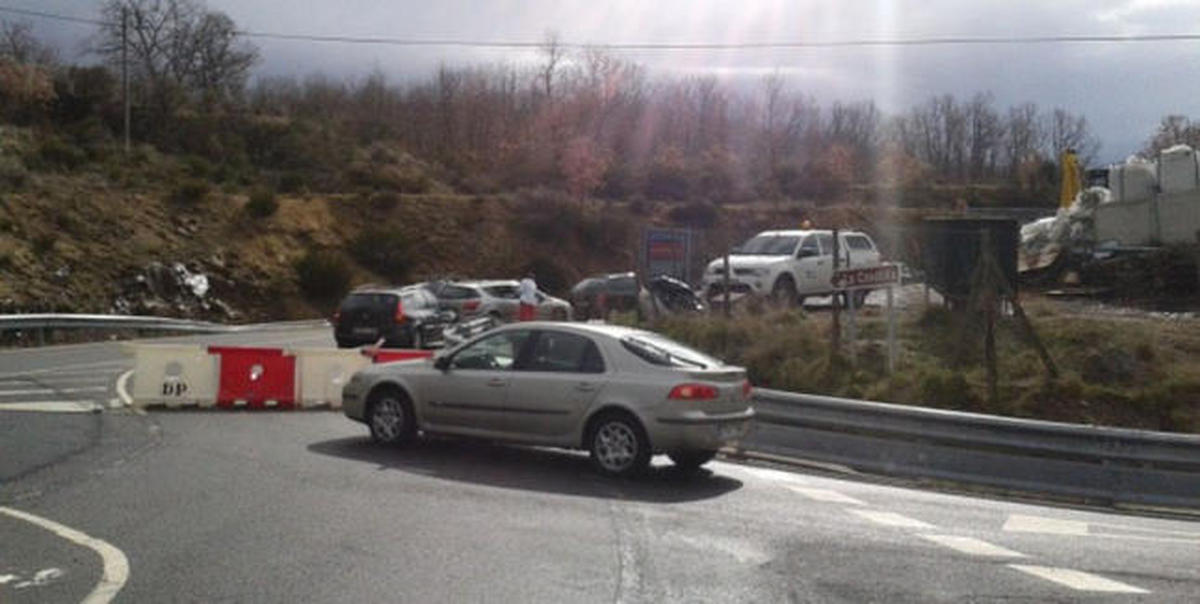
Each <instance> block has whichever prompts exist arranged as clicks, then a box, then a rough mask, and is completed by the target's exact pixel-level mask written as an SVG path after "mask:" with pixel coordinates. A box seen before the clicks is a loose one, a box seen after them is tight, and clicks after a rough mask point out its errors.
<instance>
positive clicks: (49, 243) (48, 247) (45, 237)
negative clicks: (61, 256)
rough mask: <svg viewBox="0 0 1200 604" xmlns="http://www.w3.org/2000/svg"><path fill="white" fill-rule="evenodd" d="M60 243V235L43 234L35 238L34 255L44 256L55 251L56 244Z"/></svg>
mask: <svg viewBox="0 0 1200 604" xmlns="http://www.w3.org/2000/svg"><path fill="white" fill-rule="evenodd" d="M56 241H58V235H56V234H54V233H42V234H41V235H37V236H36V237H34V238H33V253H35V254H37V255H39V256H44V255H46V254H48V253H50V252H51V251H53V250H54V243H55V242H56Z"/></svg>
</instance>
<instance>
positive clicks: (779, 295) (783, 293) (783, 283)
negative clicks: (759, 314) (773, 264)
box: [771, 275, 796, 307]
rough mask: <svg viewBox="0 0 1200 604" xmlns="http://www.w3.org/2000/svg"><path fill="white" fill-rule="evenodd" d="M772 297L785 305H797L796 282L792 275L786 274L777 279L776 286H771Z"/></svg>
mask: <svg viewBox="0 0 1200 604" xmlns="http://www.w3.org/2000/svg"><path fill="white" fill-rule="evenodd" d="M771 298H772V299H773V300H774V301H775V302H776V303H777V304H780V305H782V306H785V307H791V306H795V305H796V283H795V282H794V281H792V278H791V276H789V275H784V276H782V277H780V278H778V279H776V280H775V287H772V288H771Z"/></svg>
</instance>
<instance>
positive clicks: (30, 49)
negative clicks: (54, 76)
mask: <svg viewBox="0 0 1200 604" xmlns="http://www.w3.org/2000/svg"><path fill="white" fill-rule="evenodd" d="M0 57H4V58H7V59H11V60H12V61H15V62H17V63H23V64H27V65H40V66H43V67H48V66H53V65H56V64H58V53H57V52H55V51H54V49H53V48H51V47H49V46H47V45H45V44H43V43H42V41H41V40H38V39H37V38H35V37H34V35H33V25H31V24H30V23H29V22H27V21H18V22H14V21H0Z"/></svg>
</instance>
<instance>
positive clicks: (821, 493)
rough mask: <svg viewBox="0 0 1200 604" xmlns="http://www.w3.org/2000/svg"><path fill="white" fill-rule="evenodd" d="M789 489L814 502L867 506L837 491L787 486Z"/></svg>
mask: <svg viewBox="0 0 1200 604" xmlns="http://www.w3.org/2000/svg"><path fill="white" fill-rule="evenodd" d="M787 488H789V489H791V490H792V491H794V492H796V493H799V494H801V495H804V496H805V497H808V498H809V499H812V500H813V501H825V502H828V503H846V504H849V505H867V504H865V503H863V502H862V501H860V500H858V499H855V498H853V497H851V496H849V495H843V494H841V493H839V492H837V491H832V490H829V489H814V488H811V487H797V486H792V485H787Z"/></svg>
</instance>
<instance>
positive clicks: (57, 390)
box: [0, 386, 108, 396]
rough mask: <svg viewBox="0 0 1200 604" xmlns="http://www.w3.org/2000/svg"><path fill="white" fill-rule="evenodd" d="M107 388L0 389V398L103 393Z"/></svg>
mask: <svg viewBox="0 0 1200 604" xmlns="http://www.w3.org/2000/svg"><path fill="white" fill-rule="evenodd" d="M106 390H108V386H89V387H87V388H31V389H26V390H4V389H2V388H0V396H28V395H30V394H76V393H80V392H104V391H106Z"/></svg>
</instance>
